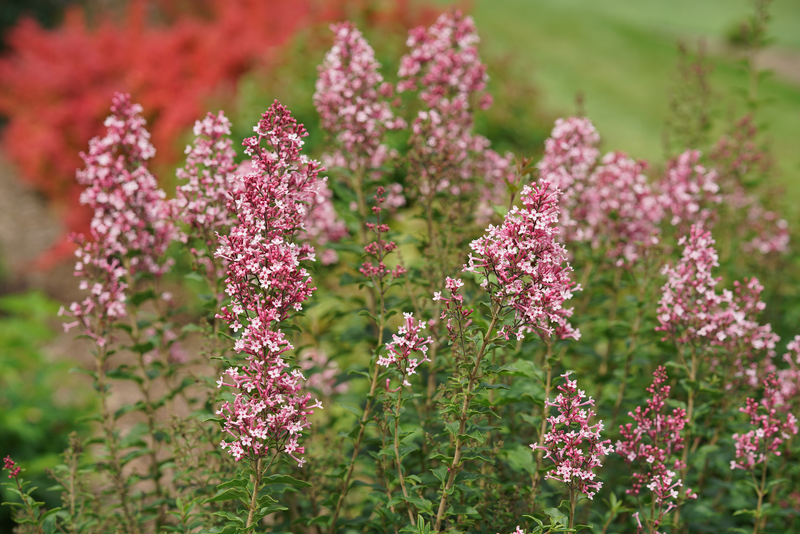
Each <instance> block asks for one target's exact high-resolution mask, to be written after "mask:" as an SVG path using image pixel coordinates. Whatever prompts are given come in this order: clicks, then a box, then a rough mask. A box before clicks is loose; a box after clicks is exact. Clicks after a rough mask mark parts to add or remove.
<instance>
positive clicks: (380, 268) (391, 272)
mask: <svg viewBox="0 0 800 534" xmlns="http://www.w3.org/2000/svg"><path fill="white" fill-rule="evenodd" d="M385 193H386V189H384V187H383V186H379V187H378V189H377V193H376V194H375V195H374V197H373V198H374V199H375V205H374V206H373V207H372V212H373V213H374V214H375V215H376V216H377V222H375V223H366V224H367V228H369V229H370V230H371V231H372V232H373V233H375V235H376V236H377V239H376V240H375V241H373V242H372V243H369V244H368V245H367V246H365V247H364V252H366V253H367V255H368V256H372V257H373V258H374V260H369V261H365V262H364V263H363V264H361V268H360V269H359V271H360V272H361V274H363V275H364V276H366V277H367V278H369V279H371V280H372V283H373V284H375V287H376V288H377V287H382V286H383V284H384V282H385V280H386V278H387V277H389V276H391V278H392V279H397V278H400V277H401V276H403V275H404V274H405V273H406V269H405V267H403V266H402V265H398V266H397V267H395V268H394V269H390V268H389V267H387V266H386V264H385V263H384V260H385V259H386V256H387V255H389V254H390V253H391V252H392V251H393V250H395V249H396V248H397V244H396V243H395V242H394V241H388V242H387V241H386V240H384V239H383V235H384V234H385V233H387V232H388V231H389V225H388V224H385V223H381V212H382V211H383V204H384V203H385V202H386V197H384V196H382V195H384V194H385Z"/></svg>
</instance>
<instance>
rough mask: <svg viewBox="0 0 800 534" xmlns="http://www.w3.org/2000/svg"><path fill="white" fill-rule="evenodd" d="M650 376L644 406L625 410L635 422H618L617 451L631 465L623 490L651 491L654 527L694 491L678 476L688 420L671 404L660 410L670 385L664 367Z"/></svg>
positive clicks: (684, 412) (665, 400)
mask: <svg viewBox="0 0 800 534" xmlns="http://www.w3.org/2000/svg"><path fill="white" fill-rule="evenodd" d="M653 376H654V379H653V383H652V384H651V385H650V386H649V387H648V388H647V392H648V393H650V395H651V398H649V399H647V405H646V406H645V407H642V406H638V407H637V408H636V410H635V411H633V412H629V413H628V415H630V416H631V417H632V418H633V420H634V421H635V423H636V425H635V426H634V425H632V424H630V423H628V424H626V425H620V434H621V435H622V438H623V439H621V440H619V441H617V444H616V451H617V454H619V455H620V456H622V457H623V459H624V460H625V463H627V464H628V465H629V466H631V468H632V469H633V473H632V474H633V482H632V487H631V488H629V489H627V490H625V492H626V493H627V494H628V495H635V496H638V495H639V494H640V492H641V491H642V488H643V487H644V488H647V489H648V490H650V492H651V493H652V494H653V502H654V508H653V517H652V518H651V520H652V522H653V525H654V528H658V526H659V525H660V524H661V523H662V522H663V521H664V517H665V515H666V514H668V513H669V512H670V511H671V510H672V509H673V508H675V507H676V505H677V500H678V499H679V498H680V497H681V494H683V496H685V497H687V498H697V495H696V494H695V493H692V491H691V490H690V489H688V488H687V489H686V490H681V489H680V488H682V486H683V482H682V480H681V479H680V478H677V473H678V472H679V471H680V470H681V469H682V468H683V467H684V465H683V463H682V462H681V460H680V458H679V456H678V453H679V452H680V451H681V450H682V449H683V448H684V438H683V435H682V434H681V433H682V432H683V429H684V427H685V426H686V423H687V422H688V419H687V417H686V410H684V409H683V408H674V409H673V410H672V413H666V414H665V413H662V411H663V410H664V407H665V406H666V403H667V399H668V398H669V393H670V389H671V388H670V386H668V385H666V381H667V371H666V369H665V368H664V367H659V368H658V369H656V371H655V373H653ZM637 519H638V518H637ZM640 529H641V527H640ZM640 532H644V530H640Z"/></svg>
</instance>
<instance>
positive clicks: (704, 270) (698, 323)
mask: <svg viewBox="0 0 800 534" xmlns="http://www.w3.org/2000/svg"><path fill="white" fill-rule="evenodd" d="M678 245H681V246H684V250H683V255H682V257H681V259H680V261H678V263H677V264H676V265H675V266H673V267H671V266H669V265H665V266H664V269H663V271H662V274H663V275H666V276H667V283H666V284H664V286H663V287H662V289H661V290H662V295H661V300H660V302H659V305H658V310H657V313H658V322H659V326H657V327H656V331H658V332H664V333H665V336H664V338H663V340H664V341H666V340H667V339H671V340H673V341H674V342H675V343H678V344H683V343H690V342H693V341H696V340H698V339H699V338H709V339H710V338H712V337H714V336H719V335H723V334H722V333H721V332H720V327H721V325H720V323H719V322H718V321H717V319H718V318H719V315H718V310H719V309H720V307H721V306H722V304H723V303H730V301H731V300H732V295H731V294H730V292H726V293H724V294H723V295H718V294H717V292H716V290H715V288H716V285H717V284H718V283H719V281H720V280H721V277H718V278H715V277H714V276H713V275H712V274H711V270H712V269H713V268H715V267H719V261H718V256H717V251H716V250H715V249H714V246H713V245H714V239H713V238H712V237H711V232H709V231H708V230H704V229H703V227H702V226H701V225H692V227H691V229H690V232H689V235H688V236H683V237H681V238H680V239H679V240H678Z"/></svg>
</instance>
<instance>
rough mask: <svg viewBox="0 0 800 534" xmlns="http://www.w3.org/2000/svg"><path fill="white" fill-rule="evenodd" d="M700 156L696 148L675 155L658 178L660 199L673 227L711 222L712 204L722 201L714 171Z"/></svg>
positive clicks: (713, 214) (713, 215)
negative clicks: (701, 160)
mask: <svg viewBox="0 0 800 534" xmlns="http://www.w3.org/2000/svg"><path fill="white" fill-rule="evenodd" d="M700 155H701V154H700V151H698V150H687V151H686V152H684V153H682V154H680V155H678V156H676V157H675V158H673V159H672V160H670V161H669V163H668V164H667V170H666V172H665V173H664V175H663V176H662V177H661V180H660V181H659V184H658V185H659V188H660V191H661V194H660V197H659V199H660V201H661V204H662V206H663V207H664V210H665V211H666V212H667V213H668V214H669V215H671V218H670V224H672V226H677V225H679V224H684V225H690V224H707V223H709V222H713V219H714V217H715V216H716V212H715V211H714V207H713V206H714V204H719V203H720V202H722V197H721V196H720V194H719V189H720V188H719V184H718V183H717V172H716V171H714V170H707V169H706V168H705V167H703V166H702V165H701V164H700V163H699V161H700Z"/></svg>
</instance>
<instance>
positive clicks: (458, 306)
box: [433, 276, 474, 342]
mask: <svg viewBox="0 0 800 534" xmlns="http://www.w3.org/2000/svg"><path fill="white" fill-rule="evenodd" d="M462 287H464V282H463V281H461V279H460V278H450V277H449V276H448V277H447V278H446V279H445V289H447V290H448V291H449V292H450V298H447V297H444V296H442V292H441V291H434V293H433V300H434V301H442V302H444V309H443V310H442V315H441V317H440V319H442V320H444V319H447V323H446V324H445V326H446V327H447V333H448V334H449V336H450V341H452V342H455V340H456V338H457V337H458V336H459V335H461V334H463V333H464V331H465V329H466V328H467V327H468V326H469V325H470V323H471V322H472V319H470V318H469V316H470V315H472V312H473V311H474V310H472V309H464V296H463V295H461V294H460V293H459V292H458V290H459V289H460V288H462ZM454 320H455V322H456V324H457V325H458V328H459V331H458V332H457V331H456V327H455V326H453V321H454Z"/></svg>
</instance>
